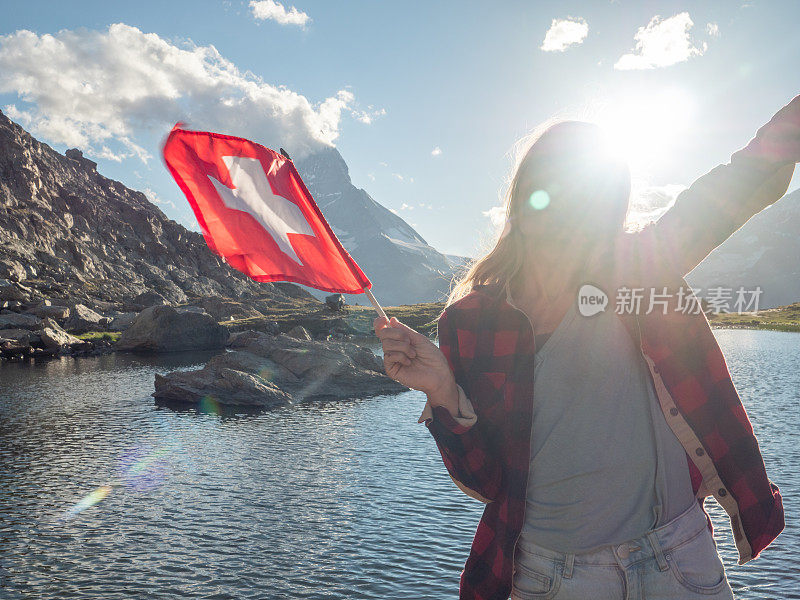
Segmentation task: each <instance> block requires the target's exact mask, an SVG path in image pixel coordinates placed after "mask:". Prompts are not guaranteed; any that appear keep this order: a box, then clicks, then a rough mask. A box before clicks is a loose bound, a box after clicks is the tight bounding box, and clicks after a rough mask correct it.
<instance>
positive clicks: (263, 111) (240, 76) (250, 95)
mask: <svg viewBox="0 0 800 600" xmlns="http://www.w3.org/2000/svg"><path fill="white" fill-rule="evenodd" d="M0 93H16V94H17V95H18V97H19V100H18V102H17V104H19V107H18V106H17V105H11V106H10V107H6V110H7V112H8V115H9V117H11V118H12V119H16V120H19V121H20V122H21V123H23V124H24V125H25V126H26V128H28V129H30V130H31V131H32V133H34V135H36V136H37V137H40V138H44V139H46V140H48V141H49V142H51V143H57V144H65V145H67V146H76V147H79V148H81V149H82V150H83V151H84V152H85V153H86V154H88V155H94V156H96V157H103V156H104V157H106V158H110V159H112V160H121V159H123V158H128V157H131V156H137V157H139V158H140V159H142V160H145V161H146V160H147V158H149V157H150V152H148V150H146V149H145V148H143V147H141V146H140V145H139V144H137V142H136V136H137V135H138V134H142V133H145V132H148V131H149V132H150V133H153V132H155V133H159V134H165V133H166V132H167V131H168V130H169V128H170V127H172V125H174V124H175V122H176V121H179V120H180V121H185V122H186V123H187V126H188V127H190V128H193V129H200V130H211V131H220V132H224V133H228V134H231V135H238V136H242V137H246V138H249V139H253V140H256V141H258V142H260V143H263V144H265V145H267V146H270V147H278V146H283V147H284V148H286V149H287V150H288V151H289V153H290V154H291V155H292V156H293V157H294V156H295V155H298V156H304V155H306V154H307V153H308V152H310V151H313V150H315V149H318V148H320V147H322V146H331V145H333V142H334V140H335V139H336V138H337V137H338V135H339V127H340V123H341V119H342V116H343V115H346V114H350V115H354V116H356V118H358V112H357V111H356V109H355V108H354V104H355V98H354V95H353V93H352V92H350V91H349V90H346V89H343V90H339V91H338V92H336V93H335V94H334V95H333V96H331V97H330V98H327V99H325V100H323V101H322V102H319V103H317V104H312V102H310V101H309V100H308V99H307V98H306V97H305V96H303V95H301V94H298V93H297V92H294V91H292V90H290V89H288V88H287V87H285V86H274V85H271V84H269V83H266V82H265V81H263V80H262V79H261V78H259V77H257V76H255V75H253V74H252V73H250V72H242V71H240V70H239V69H238V68H237V67H236V65H235V64H233V63H232V62H230V61H229V60H227V59H226V58H225V57H223V56H222V55H221V54H220V53H219V51H217V49H216V48H215V47H214V46H210V45H209V46H197V45H195V44H193V43H191V42H184V43H181V44H180V46H178V45H175V44H173V43H171V42H169V41H167V40H165V39H163V38H161V37H159V36H158V35H157V34H154V33H143V32H142V31H140V30H139V29H137V28H136V27H131V26H129V25H125V24H123V23H117V24H114V25H111V26H109V27H108V29H107V30H105V31H92V30H84V29H80V30H75V31H70V30H61V31H59V32H58V33H57V34H54V35H50V34H44V35H38V34H36V33H33V32H31V31H26V30H21V31H17V32H16V33H12V34H9V35H4V36H0Z"/></svg>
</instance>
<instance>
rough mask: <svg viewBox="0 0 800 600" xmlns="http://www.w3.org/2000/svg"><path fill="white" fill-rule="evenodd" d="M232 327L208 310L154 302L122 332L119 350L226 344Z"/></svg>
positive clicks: (210, 347)
mask: <svg viewBox="0 0 800 600" xmlns="http://www.w3.org/2000/svg"><path fill="white" fill-rule="evenodd" d="M227 340H228V330H227V329H226V328H225V327H223V326H222V325H220V324H219V323H217V322H216V321H215V320H214V318H213V317H212V316H211V315H209V314H206V313H202V312H192V311H178V310H176V309H174V308H173V307H171V306H151V307H149V308H146V309H144V310H143V311H142V312H140V313H139V315H138V316H137V317H136V320H135V321H134V322H133V324H132V325H131V326H130V327H128V328H127V329H126V330H125V331H124V332H123V333H122V335H121V336H120V338H119V341H118V342H117V350H123V351H128V352H176V351H179V350H214V349H218V348H224V347H225V342H227Z"/></svg>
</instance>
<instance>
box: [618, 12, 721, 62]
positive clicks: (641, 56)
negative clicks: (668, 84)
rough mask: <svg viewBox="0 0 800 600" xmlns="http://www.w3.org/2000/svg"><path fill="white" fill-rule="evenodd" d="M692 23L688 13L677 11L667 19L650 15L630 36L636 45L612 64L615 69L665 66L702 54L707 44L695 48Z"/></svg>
mask: <svg viewBox="0 0 800 600" xmlns="http://www.w3.org/2000/svg"><path fill="white" fill-rule="evenodd" d="M693 25H694V23H693V22H692V19H691V18H690V17H689V13H688V12H682V13H679V14H677V15H675V16H673V17H669V18H667V19H663V20H662V19H661V17H660V16H659V15H656V16H654V17H653V18H652V19H651V20H650V22H649V23H648V24H647V26H646V27H640V28H639V30H638V31H637V32H636V35H634V40H636V46H635V48H634V51H633V52H632V53H630V54H625V55H623V56H621V57H620V59H619V60H618V61H617V62H616V64H614V68H615V69H619V70H629V69H653V68H657V67H668V66H670V65H674V64H676V63H679V62H684V61H686V60H689V59H690V58H691V57H692V56H700V55H702V54H703V53H704V52H705V51H706V49H707V47H708V44H706V43H705V42H703V47H702V49H701V48H697V47H696V46H695V45H694V44H693V43H692V40H691V37H690V35H689V30H690V29H691V28H692V26H693Z"/></svg>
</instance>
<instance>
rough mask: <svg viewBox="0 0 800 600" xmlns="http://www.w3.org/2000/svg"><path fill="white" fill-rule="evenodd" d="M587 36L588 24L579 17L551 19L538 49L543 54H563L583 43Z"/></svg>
mask: <svg viewBox="0 0 800 600" xmlns="http://www.w3.org/2000/svg"><path fill="white" fill-rule="evenodd" d="M588 34H589V24H588V23H587V22H586V21H585V20H583V19H582V18H580V17H577V18H575V17H567V18H566V19H553V22H552V23H551V24H550V29H548V30H547V33H546V34H545V36H544V41H543V42H542V45H541V46H540V48H541V49H542V50H544V51H545V52H563V51H564V50H566V49H567V48H569V47H570V46H574V45H576V44H581V43H583V40H585V39H586V36H587V35H588Z"/></svg>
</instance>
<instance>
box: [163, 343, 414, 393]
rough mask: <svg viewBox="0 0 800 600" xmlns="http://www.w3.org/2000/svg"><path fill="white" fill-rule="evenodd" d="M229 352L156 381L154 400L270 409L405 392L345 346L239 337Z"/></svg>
mask: <svg viewBox="0 0 800 600" xmlns="http://www.w3.org/2000/svg"><path fill="white" fill-rule="evenodd" d="M231 348H233V351H232V352H225V353H224V354H220V355H218V356H215V357H214V358H212V359H211V360H210V361H209V362H208V363H207V364H206V366H205V367H203V368H202V369H198V370H196V371H177V372H174V373H169V374H167V375H165V376H162V375H156V377H155V388H156V390H155V392H153V394H152V395H153V396H154V397H155V398H156V400H158V401H162V402H168V403H190V404H195V403H199V402H200V401H201V400H203V399H204V398H211V399H213V400H214V401H215V402H216V403H218V404H222V405H237V406H263V407H274V406H282V405H285V404H293V403H297V402H303V401H305V400H317V399H344V398H366V397H369V396H376V395H379V394H396V393H399V392H403V391H406V390H408V388H407V387H405V386H404V385H401V384H400V383H398V382H396V381H395V380H393V379H391V378H389V377H387V376H386V374H385V373H384V371H383V362H382V361H381V360H380V359H379V358H378V357H376V356H375V354H373V353H372V351H371V350H369V349H368V348H363V347H361V346H358V345H357V344H353V343H349V342H321V341H310V340H299V339H295V338H292V337H290V336H288V335H284V334H281V335H270V334H267V333H263V332H257V331H245V332H241V333H238V334H237V335H236V337H235V338H234V339H233V340H232V342H231Z"/></svg>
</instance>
